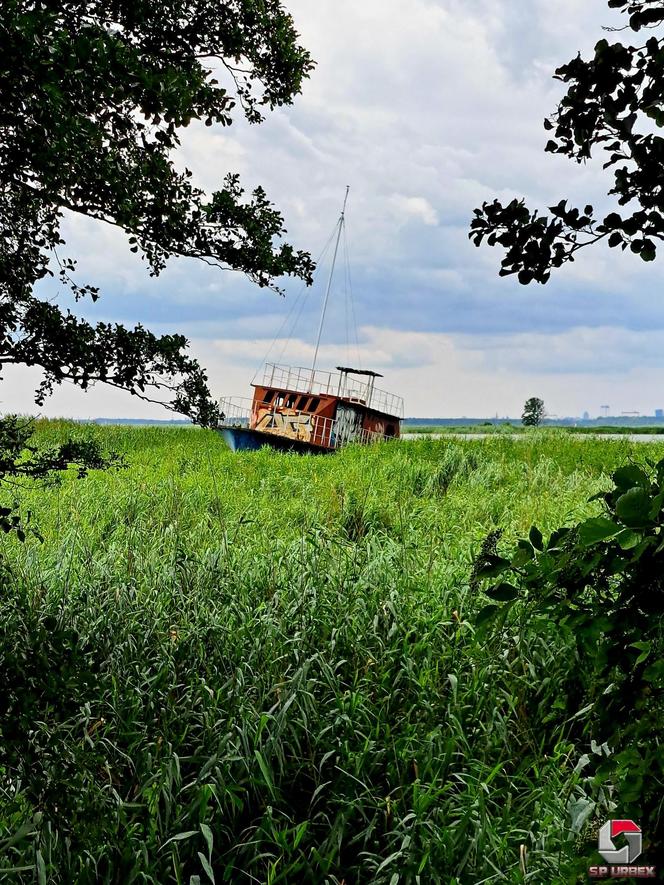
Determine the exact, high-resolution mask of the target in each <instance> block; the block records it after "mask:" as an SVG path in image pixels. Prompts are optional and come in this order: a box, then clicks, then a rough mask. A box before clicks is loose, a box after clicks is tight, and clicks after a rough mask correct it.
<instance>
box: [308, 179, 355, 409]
mask: <svg viewBox="0 0 664 885" xmlns="http://www.w3.org/2000/svg"><path fill="white" fill-rule="evenodd" d="M349 191H350V185H349V184H348V185H346V196H345V197H344V205H343V209H342V210H341V216H340V217H339V221H338V222H337V227H338V228H339V230H338V231H337V242H336V243H335V246H334V256H333V258H332V267H331V268H330V277H329V279H328V281H327V289H326V290H325V298H324V300H323V309H322V311H321V314H320V323H319V324H318V335H317V336H316V349H315V351H314V361H313V364H312V366H311V381H310V382H309V392H311V389H312V388H313V384H314V374H315V372H316V363H317V362H318V349H319V347H320V339H321V336H322V334H323V325H324V323H325V313H326V311H327V302H328V300H329V298H330V289H331V288H332V278H333V277H334V266H335V264H336V262H337V252H338V251H339V241H340V240H341V232H342V231H343V228H344V224H345V217H346V204H347V203H348V193H349Z"/></svg>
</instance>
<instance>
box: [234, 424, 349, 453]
mask: <svg viewBox="0 0 664 885" xmlns="http://www.w3.org/2000/svg"><path fill="white" fill-rule="evenodd" d="M217 432H218V433H220V434H221V436H222V438H223V440H224V441H225V443H226V444H227V445H228V447H229V449H230V450H231V451H232V452H256V451H258V449H262V448H263V446H269V447H270V448H272V449H277V450H278V451H280V452H299V453H300V454H313V455H326V454H329V453H330V452H333V451H334V449H328V448H323V447H322V446H314V445H312V444H311V443H308V442H304V441H303V440H299V439H289V438H288V437H286V436H277V435H276V434H275V433H263V432H262V431H260V430H250V429H249V428H248V427H220V428H219V429H218V431H217Z"/></svg>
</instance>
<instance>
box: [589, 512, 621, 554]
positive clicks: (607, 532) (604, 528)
mask: <svg viewBox="0 0 664 885" xmlns="http://www.w3.org/2000/svg"><path fill="white" fill-rule="evenodd" d="M620 531H621V526H619V525H618V524H617V523H615V522H613V520H612V519H607V518H606V517H604V516H597V517H595V518H593V519H587V520H586V521H585V522H582V523H581V525H580V526H579V541H580V542H581V544H583V546H584V547H590V546H592V545H593V544H597V543H599V542H600V541H606V539H607V538H613V537H614V536H615V535H617V534H618V533H619V532H620Z"/></svg>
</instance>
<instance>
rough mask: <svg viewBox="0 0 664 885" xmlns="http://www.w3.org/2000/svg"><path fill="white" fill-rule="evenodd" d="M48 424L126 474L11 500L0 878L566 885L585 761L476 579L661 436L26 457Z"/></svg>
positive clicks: (541, 673) (579, 847)
mask: <svg viewBox="0 0 664 885" xmlns="http://www.w3.org/2000/svg"><path fill="white" fill-rule="evenodd" d="M72 429H74V431H75V432H78V433H93V434H98V435H99V436H100V438H101V439H102V440H103V442H104V444H105V445H106V446H108V448H109V449H114V450H116V451H120V452H122V453H123V454H124V455H125V457H126V459H127V462H128V467H127V468H126V469H124V470H120V471H112V472H106V473H98V474H95V475H90V476H89V477H88V478H87V479H85V480H80V481H79V480H76V479H75V478H73V477H67V478H64V479H63V480H62V481H61V482H57V483H53V484H52V485H50V486H49V487H47V488H44V487H37V486H33V485H30V484H27V483H26V484H23V485H22V486H20V487H17V488H13V489H11V490H10V491H9V492H6V493H5V494H6V495H8V496H9V498H11V499H12V500H14V499H18V500H19V501H20V504H21V507H22V509H23V510H24V512H25V511H27V510H29V511H31V514H32V517H31V519H32V521H34V523H35V524H36V525H37V526H38V527H39V531H40V533H41V535H42V538H43V541H40V540H38V539H37V538H36V537H32V536H29V537H28V539H27V541H26V542H25V543H24V544H20V543H19V542H18V541H17V540H15V539H13V538H6V539H3V548H2V572H1V577H0V583H1V585H2V586H1V589H0V684H1V685H2V686H3V689H2V691H1V692H0V712H1V713H2V718H1V719H0V873H1V874H2V876H3V877H4V876H6V877H7V878H8V881H16V882H22V881H25V882H31V881H33V880H34V879H35V878H36V879H37V881H39V882H49V883H50V882H53V883H60V882H62V883H71V882H77V883H86V882H90V883H93V882H94V883H96V882H108V883H129V882H149V883H164V882H177V883H191V885H196V883H204V882H216V883H221V882H238V883H242V882H246V883H255V882H266V883H271V885H276V883H295V882H303V883H304V882H310V883H337V885H340V883H342V882H344V883H346V885H350V883H365V882H372V883H378V885H381V883H385V885H397V883H417V882H422V883H429V882H441V883H468V882H473V883H480V882H498V881H501V882H533V883H542V882H558V881H560V882H563V881H567V880H568V879H569V877H570V875H571V872H570V871H572V870H574V869H576V866H575V864H576V863H577V861H576V858H578V857H579V856H582V855H583V854H584V852H585V853H586V854H587V853H588V851H589V850H590V848H592V830H593V826H594V825H596V824H597V822H598V821H599V820H600V819H601V816H602V814H603V813H606V810H607V807H606V803H605V805H604V806H603V805H602V802H601V801H599V800H597V806H596V811H595V815H594V816H593V815H591V816H590V817H589V818H588V819H587V820H584V821H583V823H582V825H580V824H579V816H578V815H576V816H575V812H574V809H575V808H577V809H578V807H579V805H578V803H579V802H581V803H582V802H583V801H584V800H585V799H586V798H587V796H588V795H589V791H590V789H591V787H590V785H589V784H588V783H587V782H586V781H585V780H584V777H583V765H582V760H583V756H584V754H586V753H589V752H591V750H590V748H589V747H588V746H586V745H585V743H583V742H579V741H576V742H575V741H574V740H572V738H571V737H570V735H571V734H572V732H571V731H570V730H569V729H568V728H567V726H566V725H565V723H564V722H562V723H561V721H560V718H559V717H557V716H556V715H555V711H556V700H557V694H556V691H557V686H558V684H560V682H562V681H564V680H567V679H568V678H569V675H570V674H569V667H570V663H569V660H568V658H567V657H566V655H565V649H564V648H561V647H560V642H559V638H558V637H557V636H555V635H553V633H552V631H547V630H546V629H545V630H544V632H542V627H541V625H540V626H539V627H538V628H537V631H535V629H534V628H533V627H532V626H531V625H530V624H529V623H527V622H525V623H523V624H521V625H520V626H519V628H518V632H516V633H514V632H511V633H509V634H505V635H503V636H500V637H498V638H495V639H494V640H492V642H491V643H488V644H487V643H485V642H479V641H478V640H477V638H476V636H475V631H474V629H473V626H472V620H473V616H474V614H475V613H476V612H477V611H478V610H479V608H481V606H482V604H483V601H482V600H481V599H478V598H477V593H476V591H474V590H472V589H471V584H470V574H471V564H472V560H473V557H474V555H475V554H476V552H477V550H478V548H479V546H480V544H481V541H482V539H483V538H484V537H485V536H486V535H487V534H488V533H489V532H490V531H492V530H494V529H495V528H497V527H499V528H502V529H503V530H504V532H505V534H506V537H508V538H510V537H516V536H518V535H519V534H523V533H524V532H525V531H527V529H528V527H529V526H530V525H531V523H533V522H536V523H537V524H538V525H539V526H540V527H541V528H542V529H553V528H554V527H555V526H557V525H559V524H563V523H565V522H568V521H572V520H577V519H579V518H581V517H582V516H583V515H585V514H588V513H592V512H595V511H596V510H597V508H598V505H597V503H594V504H589V503H588V502H587V499H588V498H589V497H590V495H592V494H593V493H594V492H596V491H598V490H599V489H601V488H604V487H607V485H608V478H607V477H608V473H609V472H610V471H611V470H612V469H613V468H614V467H615V466H616V465H617V464H619V463H623V462H624V461H625V460H627V458H628V457H633V458H634V459H644V458H646V457H648V456H651V457H655V456H656V457H662V455H663V454H664V444H663V445H662V446H661V447H660V446H658V445H654V446H652V447H643V446H633V445H630V444H629V443H628V442H626V441H625V442H623V441H617V442H612V441H595V440H586V439H583V440H579V439H573V438H571V437H569V436H566V435H561V434H556V433H553V434H551V433H548V432H546V431H540V432H536V433H531V434H528V438H527V439H519V440H511V439H509V438H503V437H500V436H499V435H498V436H496V438H492V439H489V440H482V441H464V440H454V439H450V440H440V441H437V440H428V439H423V440H421V441H417V442H402V443H390V444H384V445H378V446H374V447H369V448H354V447H350V448H347V449H345V450H343V451H342V452H340V453H339V454H337V455H334V456H331V457H320V458H317V457H311V456H293V455H284V454H278V453H275V452H271V451H268V450H263V451H261V452H258V453H249V454H237V455H232V454H231V453H229V452H228V451H227V450H226V449H225V448H224V445H223V443H222V442H221V440H220V439H219V438H218V437H217V436H216V435H215V434H213V433H211V432H206V431H200V430H194V429H190V428H128V427H121V428H118V427H104V428H85V429H84V430H81V429H79V428H72V426H71V425H68V424H67V423H66V422H44V423H42V424H40V426H39V428H38V438H39V441H40V442H41V443H42V444H48V443H49V442H54V441H56V440H57V439H60V438H62V437H64V435H66V434H68V433H71V432H72ZM646 448H647V451H646ZM655 450H657V451H656V452H655ZM595 799H596V797H595ZM607 801H608V800H607ZM575 803H576V804H575ZM522 846H524V847H522Z"/></svg>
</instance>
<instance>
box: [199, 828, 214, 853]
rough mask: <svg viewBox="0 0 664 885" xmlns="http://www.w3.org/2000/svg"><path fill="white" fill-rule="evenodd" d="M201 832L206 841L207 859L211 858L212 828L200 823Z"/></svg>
mask: <svg viewBox="0 0 664 885" xmlns="http://www.w3.org/2000/svg"><path fill="white" fill-rule="evenodd" d="M201 833H202V834H203V837H204V839H205V841H206V843H207V848H208V860H210V861H211V860H212V845H213V843H214V838H213V836H212V830H211V829H210V828H209V827H208V825H207V824H201Z"/></svg>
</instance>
